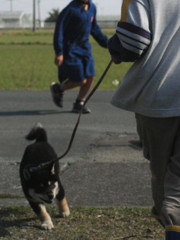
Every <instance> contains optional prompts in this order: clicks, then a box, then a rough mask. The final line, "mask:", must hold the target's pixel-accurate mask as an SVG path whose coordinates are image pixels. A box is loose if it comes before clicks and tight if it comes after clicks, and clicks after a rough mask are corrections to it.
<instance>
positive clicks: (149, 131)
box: [137, 114, 180, 240]
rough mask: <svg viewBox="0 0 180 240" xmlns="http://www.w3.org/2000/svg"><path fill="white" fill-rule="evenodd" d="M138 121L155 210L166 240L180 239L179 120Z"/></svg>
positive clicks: (147, 119) (140, 117)
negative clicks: (149, 174) (149, 172)
mask: <svg viewBox="0 0 180 240" xmlns="http://www.w3.org/2000/svg"><path fill="white" fill-rule="evenodd" d="M137 118H138V121H139V122H140V131H141V136H142V141H143V149H144V153H145V156H146V157H147V158H148V159H149V160H150V166H151V173H152V194H153V200H154V204H155V207H154V210H156V215H159V216H160V220H161V223H162V224H163V226H164V227H165V228H166V240H172V239H173V240H175V239H180V118H179V117H174V118H148V117H144V116H141V115H139V114H137Z"/></svg>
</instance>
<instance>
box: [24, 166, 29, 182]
mask: <svg viewBox="0 0 180 240" xmlns="http://www.w3.org/2000/svg"><path fill="white" fill-rule="evenodd" d="M23 177H24V179H25V180H26V181H28V180H30V178H31V173H30V172H29V170H28V169H27V168H25V169H23Z"/></svg>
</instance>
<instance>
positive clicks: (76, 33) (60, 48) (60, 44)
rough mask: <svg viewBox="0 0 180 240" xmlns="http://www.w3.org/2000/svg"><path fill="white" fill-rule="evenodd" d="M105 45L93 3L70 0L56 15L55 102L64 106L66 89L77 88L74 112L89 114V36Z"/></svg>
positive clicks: (91, 72)
mask: <svg viewBox="0 0 180 240" xmlns="http://www.w3.org/2000/svg"><path fill="white" fill-rule="evenodd" d="M90 35H92V36H93V38H94V39H95V40H96V41H97V42H98V43H99V45H100V46H102V47H104V48H107V43H108V38H107V36H106V35H104V34H103V33H102V31H101V29H100V27H99V26H98V24H97V22H96V6H95V4H94V3H93V2H92V1H91V0H73V1H71V2H70V3H69V4H68V5H67V6H66V7H65V8H64V9H63V10H62V11H61V13H60V14H59V17H58V19H57V22H56V27H55V32H54V51H55V64H56V65H57V66H58V79H59V83H55V82H53V83H51V93H52V97H53V101H54V103H55V104H56V105H57V106H58V107H63V95H64V92H65V91H66V90H69V89H72V88H75V87H80V90H79V93H78V96H77V99H76V101H75V103H74V104H73V109H72V111H73V112H76V113H79V112H80V111H82V113H90V112H91V111H90V109H89V108H87V107H86V106H83V105H84V101H85V99H86V96H87V94H88V92H89V90H90V88H91V85H92V83H93V80H94V76H95V70H94V60H93V56H92V51H91V44H90V42H89V36H90Z"/></svg>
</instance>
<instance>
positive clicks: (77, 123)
mask: <svg viewBox="0 0 180 240" xmlns="http://www.w3.org/2000/svg"><path fill="white" fill-rule="evenodd" d="M112 62H113V61H112V59H111V60H110V62H109V63H108V65H107V67H106V69H105V70H104V72H103V74H102V76H101V77H100V79H99V80H98V82H97V83H96V85H95V86H94V88H93V89H92V90H91V92H90V93H89V94H88V96H87V98H86V100H85V101H84V106H85V105H86V103H87V102H88V101H89V99H90V98H91V97H92V95H93V94H94V92H95V91H96V90H97V88H98V87H99V85H100V84H101V82H102V81H103V79H104V77H105V76H106V74H107V72H108V70H109V68H110V67H111V64H112ZM82 112H83V108H82V109H81V111H80V113H79V116H78V119H77V122H76V124H75V127H74V129H73V132H72V135H71V138H70V141H69V144H68V147H67V149H66V151H65V152H64V153H63V154H62V155H61V156H60V157H58V158H56V159H54V160H52V161H49V162H46V163H44V164H39V165H38V166H35V167H31V168H29V172H31V173H32V172H36V171H39V170H40V169H43V168H44V167H46V166H48V165H49V164H52V163H55V162H57V161H59V160H60V159H62V158H63V157H64V156H66V155H67V153H68V152H69V151H70V149H71V146H72V143H73V140H74V137H75V135H76V131H77V128H78V125H79V123H80V119H81V115H82Z"/></svg>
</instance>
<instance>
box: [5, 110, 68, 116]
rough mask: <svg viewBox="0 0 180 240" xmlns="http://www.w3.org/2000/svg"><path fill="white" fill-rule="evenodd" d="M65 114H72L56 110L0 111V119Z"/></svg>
mask: <svg viewBox="0 0 180 240" xmlns="http://www.w3.org/2000/svg"><path fill="white" fill-rule="evenodd" d="M65 113H72V111H58V110H22V111H0V117H7V116H9V117H14V116H35V115H51V114H65Z"/></svg>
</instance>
